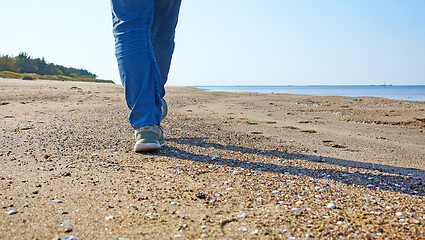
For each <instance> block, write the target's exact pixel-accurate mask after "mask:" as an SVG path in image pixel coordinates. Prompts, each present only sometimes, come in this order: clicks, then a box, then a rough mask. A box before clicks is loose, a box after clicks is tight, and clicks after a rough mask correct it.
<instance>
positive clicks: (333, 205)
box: [326, 203, 336, 209]
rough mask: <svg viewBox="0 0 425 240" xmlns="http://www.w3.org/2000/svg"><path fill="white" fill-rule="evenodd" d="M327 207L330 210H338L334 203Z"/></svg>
mask: <svg viewBox="0 0 425 240" xmlns="http://www.w3.org/2000/svg"><path fill="white" fill-rule="evenodd" d="M326 207H327V208H329V209H335V208H336V206H335V204H333V203H328V204H326Z"/></svg>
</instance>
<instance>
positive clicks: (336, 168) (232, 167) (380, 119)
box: [0, 79, 425, 239]
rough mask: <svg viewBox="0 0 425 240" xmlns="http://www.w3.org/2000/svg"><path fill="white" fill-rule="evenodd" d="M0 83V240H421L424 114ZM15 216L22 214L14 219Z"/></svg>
mask: <svg viewBox="0 0 425 240" xmlns="http://www.w3.org/2000/svg"><path fill="white" fill-rule="evenodd" d="M123 92H124V91H123V88H122V87H121V86H119V85H113V84H101V83H76V82H55V81H23V80H12V79H0V127H1V131H0V161H1V164H2V166H1V168H0V189H1V191H0V199H1V200H0V203H1V205H0V206H1V208H2V213H1V215H0V216H1V217H0V238H1V239H53V238H54V237H59V238H64V237H66V236H75V237H77V238H78V239H98V238H104V239H119V238H120V239H199V238H201V239H230V238H232V239H288V238H291V237H293V238H294V239H299V238H302V239H306V238H310V237H314V238H316V239H323V238H340V237H342V238H343V239H350V238H361V239H364V238H372V239H374V238H377V239H380V238H395V239H397V238H403V239H421V238H425V226H424V224H425V203H424V201H425V160H424V159H425V137H424V136H425V133H424V131H425V103H424V102H410V101H399V100H389V99H381V98H372V97H357V98H351V97H313V96H300V95H287V94H255V93H226V92H206V91H202V90H199V89H194V88H186V87H168V88H167V96H166V99H167V102H168V105H169V110H170V111H169V115H168V117H167V118H166V119H165V120H164V122H163V124H162V125H163V127H164V132H165V136H166V140H167V146H166V147H165V148H164V149H162V150H161V151H158V152H155V153H149V154H137V153H133V152H132V147H133V143H134V141H133V132H132V129H131V128H130V126H129V124H128V122H127V114H128V110H127V107H126V104H125V102H124V96H123V94H124V93H123ZM12 211H15V212H16V213H15V212H12Z"/></svg>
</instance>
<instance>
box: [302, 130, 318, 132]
mask: <svg viewBox="0 0 425 240" xmlns="http://www.w3.org/2000/svg"><path fill="white" fill-rule="evenodd" d="M301 132H305V133H317V131H316V130H302V131H301Z"/></svg>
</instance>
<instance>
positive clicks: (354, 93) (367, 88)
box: [193, 85, 425, 101]
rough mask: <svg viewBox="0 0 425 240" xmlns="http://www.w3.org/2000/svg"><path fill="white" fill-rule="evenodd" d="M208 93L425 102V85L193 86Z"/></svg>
mask: <svg viewBox="0 0 425 240" xmlns="http://www.w3.org/2000/svg"><path fill="white" fill-rule="evenodd" d="M193 87H196V88H201V89H205V90H208V91H224V92H255V93H284V94H297V95H312V96H346V97H380V98H388V99H394V100H407V101H425V85H273V86H271V85H270V86H261V85H259V86H193Z"/></svg>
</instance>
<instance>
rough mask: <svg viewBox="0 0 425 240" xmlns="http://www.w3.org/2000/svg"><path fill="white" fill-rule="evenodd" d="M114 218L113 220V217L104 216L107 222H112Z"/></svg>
mask: <svg viewBox="0 0 425 240" xmlns="http://www.w3.org/2000/svg"><path fill="white" fill-rule="evenodd" d="M114 218H115V217H114V216H106V217H105V220H107V221H109V220H112V219H114Z"/></svg>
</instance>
